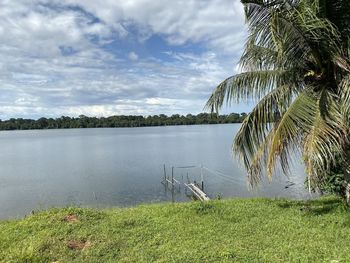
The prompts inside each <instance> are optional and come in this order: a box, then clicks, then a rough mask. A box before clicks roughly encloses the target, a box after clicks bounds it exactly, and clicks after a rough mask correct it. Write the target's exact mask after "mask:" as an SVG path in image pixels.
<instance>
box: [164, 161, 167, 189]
mask: <svg viewBox="0 0 350 263" xmlns="http://www.w3.org/2000/svg"><path fill="white" fill-rule="evenodd" d="M164 183H165V184H168V182H167V181H166V169H165V164H164Z"/></svg>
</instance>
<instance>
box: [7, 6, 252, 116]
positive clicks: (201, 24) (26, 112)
mask: <svg viewBox="0 0 350 263" xmlns="http://www.w3.org/2000/svg"><path fill="white" fill-rule="evenodd" d="M73 7H74V8H73ZM242 24H243V13H242V6H241V4H240V3H239V1H238V0H233V1H232V0H205V1H204V0H203V1H198V0H188V1H180V0H178V1H171V2H170V1H153V0H137V1H136V0H134V1H132V0H125V1H115V0H105V1H102V2H101V1H95V0H84V1H83V0H60V1H58V0H50V1H49V0H19V1H13V0H2V1H1V0H0V39H1V43H0V118H1V119H4V118H9V117H17V116H18V117H20V116H21V117H40V116H42V115H45V116H60V115H73V116H77V115H79V114H85V115H89V116H94V115H98V116H101V115H105V116H106V115H111V114H145V115H147V114H157V113H166V114H172V113H177V112H179V113H187V112H192V113H198V112H200V111H201V110H202V108H203V105H204V103H205V100H206V98H207V97H208V96H209V94H210V92H211V90H212V89H213V87H215V86H216V85H217V84H218V83H219V82H220V81H221V80H222V79H223V78H225V77H227V76H228V75H230V74H232V73H233V67H234V63H233V60H234V58H236V57H237V55H238V54H239V52H240V50H241V49H242V43H243V39H244V37H245V33H244V28H243V26H242ZM133 34H134V35H136V39H138V41H140V42H143V41H146V40H147V39H148V38H150V37H151V36H154V35H155V34H156V35H158V36H161V37H162V38H164V39H165V40H166V41H167V42H168V43H169V51H168V52H165V54H164V55H166V56H167V58H168V59H166V60H164V61H163V60H161V59H159V58H155V57H151V56H148V57H146V56H144V55H143V54H140V52H139V50H137V49H135V51H131V50H120V52H119V53H115V52H111V51H110V50H108V49H105V48H104V45H113V41H116V42H122V41H124V40H125V39H127V38H129V37H132V35H133ZM193 43H197V44H198V45H199V46H201V51H200V52H188V51H186V52H174V51H172V49H171V45H179V46H180V47H181V46H186V45H188V44H193ZM139 45H141V46H142V43H139ZM123 52H125V53H123ZM136 52H137V53H136ZM123 54H124V55H123ZM130 60H131V61H132V65H129V64H128V63H130Z"/></svg>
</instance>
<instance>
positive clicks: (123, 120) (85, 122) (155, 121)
mask: <svg viewBox="0 0 350 263" xmlns="http://www.w3.org/2000/svg"><path fill="white" fill-rule="evenodd" d="M246 115H247V114H246V113H231V114H228V115H217V114H209V113H200V114H198V115H192V114H187V115H179V114H173V115H171V116H167V115H164V114H160V115H153V116H147V117H144V116H141V115H138V116H135V115H119V116H110V117H100V118H98V117H88V116H85V115H80V116H79V117H77V118H74V117H67V116H62V117H59V118H44V117H43V118H40V119H37V120H33V119H23V118H11V119H9V120H0V130H32V129H69V128H115V127H146V126H168V125H196V124H222V123H241V122H242V121H243V119H244V118H245V117H246Z"/></svg>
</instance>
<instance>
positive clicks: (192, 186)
mask: <svg viewBox="0 0 350 263" xmlns="http://www.w3.org/2000/svg"><path fill="white" fill-rule="evenodd" d="M185 185H186V186H187V187H188V188H189V189H190V190H191V191H192V193H193V194H194V195H195V196H196V197H197V198H198V199H199V200H202V201H209V200H210V198H209V197H208V196H207V194H206V193H204V192H203V191H202V190H201V189H200V188H199V187H198V186H196V185H195V184H193V183H191V184H185Z"/></svg>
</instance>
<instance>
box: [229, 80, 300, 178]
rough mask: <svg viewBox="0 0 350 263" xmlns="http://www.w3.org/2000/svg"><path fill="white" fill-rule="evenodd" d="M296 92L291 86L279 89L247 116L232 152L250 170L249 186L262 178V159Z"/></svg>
mask: <svg viewBox="0 0 350 263" xmlns="http://www.w3.org/2000/svg"><path fill="white" fill-rule="evenodd" d="M293 94H297V90H296V89H295V88H294V87H292V86H287V85H283V86H280V87H278V88H276V89H274V90H273V91H271V92H270V93H269V94H267V95H266V96H265V97H264V98H263V99H262V100H261V101H260V102H259V103H258V104H257V105H256V106H255V107H254V109H253V110H252V111H251V112H250V113H249V114H248V115H247V117H246V118H245V120H244V121H243V123H242V125H241V127H240V129H239V131H238V133H237V135H236V137H235V140H234V143H233V147H232V149H233V151H234V152H235V153H236V155H237V156H238V157H239V158H240V159H241V160H242V161H243V164H244V166H245V167H246V169H247V170H248V175H249V178H250V182H251V183H252V184H254V183H255V182H257V181H258V179H259V178H260V177H261V169H260V167H259V164H262V162H261V158H262V156H263V155H264V154H265V150H266V146H267V145H268V141H269V139H268V138H269V137H270V135H269V134H270V133H271V128H272V126H273V124H274V122H275V121H276V120H277V119H278V118H279V116H281V115H282V114H283V113H284V112H285V111H286V109H287V108H288V106H289V104H290V101H291V99H292V96H293Z"/></svg>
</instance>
